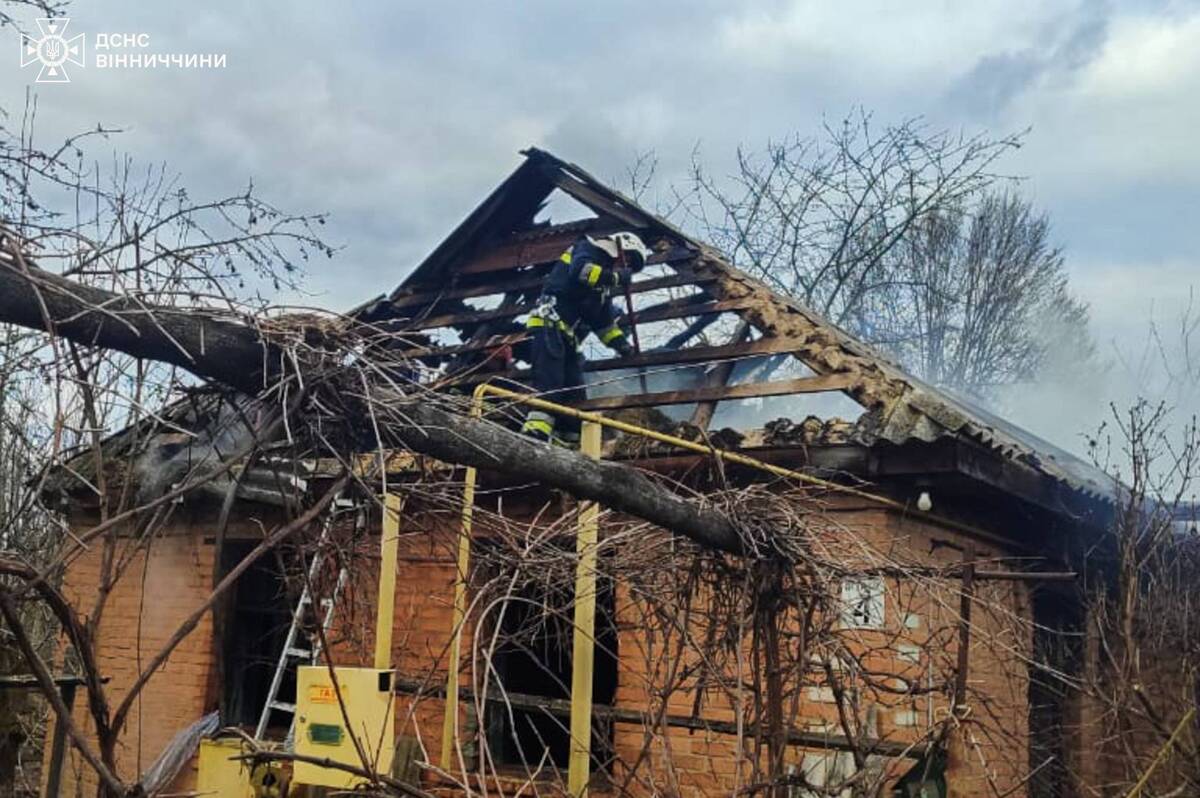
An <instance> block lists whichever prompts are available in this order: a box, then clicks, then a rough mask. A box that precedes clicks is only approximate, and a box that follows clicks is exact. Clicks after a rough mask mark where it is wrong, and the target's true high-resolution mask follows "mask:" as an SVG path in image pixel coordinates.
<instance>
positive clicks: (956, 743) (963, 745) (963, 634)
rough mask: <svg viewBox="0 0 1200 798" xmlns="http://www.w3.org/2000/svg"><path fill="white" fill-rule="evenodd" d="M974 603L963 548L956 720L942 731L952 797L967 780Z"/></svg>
mask: <svg viewBox="0 0 1200 798" xmlns="http://www.w3.org/2000/svg"><path fill="white" fill-rule="evenodd" d="M974 599H975V548H974V547H973V546H972V545H971V544H970V543H968V544H966V546H964V547H963V554H962V588H961V593H960V595H959V609H958V615H959V621H958V665H957V672H956V673H955V674H954V696H953V700H952V702H951V704H950V711H951V712H952V713H953V715H954V716H956V718H957V720H955V718H951V719H949V720H948V721H947V725H946V727H945V732H946V733H945V736H944V740H945V750H946V784H947V785H948V787H949V790H950V795H951V796H960V795H964V796H965V795H967V794H968V793H966V792H965V791H964V787H963V785H965V784H967V783H968V782H969V780H970V775H969V774H970V769H971V766H970V762H969V761H968V760H969V755H970V754H969V750H968V749H969V746H968V742H967V732H966V728H965V726H964V725H963V722H964V721H965V719H966V718H965V711H964V710H965V707H966V703H967V685H968V676H969V667H970V663H971V605H972V603H973V602H974Z"/></svg>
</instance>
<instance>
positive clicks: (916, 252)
mask: <svg viewBox="0 0 1200 798" xmlns="http://www.w3.org/2000/svg"><path fill="white" fill-rule="evenodd" d="M1020 140H1021V137H1020V136H1008V137H1003V138H998V139H996V138H990V137H987V136H985V135H977V136H972V137H964V136H956V135H952V134H950V133H947V132H944V131H939V130H936V129H932V128H930V127H929V126H928V125H927V124H925V123H923V122H921V121H920V120H908V121H904V122H901V123H900V124H897V125H894V126H886V127H880V126H878V125H876V124H875V121H874V120H873V118H872V117H871V116H870V115H869V114H867V113H865V112H862V111H857V112H855V113H852V114H850V115H849V116H848V117H847V118H846V119H845V120H843V121H842V122H841V123H840V124H837V125H833V124H827V125H825V127H824V129H823V131H822V134H821V135H819V136H817V137H812V138H806V137H800V136H796V137H794V138H791V139H788V140H787V141H784V142H772V143H769V144H768V145H767V146H766V148H765V150H764V151H763V152H761V153H755V152H751V151H748V150H744V149H739V150H738V152H737V162H736V169H735V171H734V173H733V174H732V175H731V176H729V177H728V178H726V179H721V178H719V177H715V176H714V175H713V174H711V173H710V172H709V171H708V170H707V169H706V168H705V167H704V166H703V165H702V163H701V159H700V157H699V155H698V154H697V155H696V156H694V158H693V167H692V173H691V176H690V178H689V180H688V181H687V182H686V184H685V185H684V186H683V187H682V188H680V189H678V190H677V191H676V192H675V206H674V208H672V209H670V210H672V211H674V212H675V213H676V214H678V215H679V216H680V217H681V218H682V219H683V220H684V222H685V223H686V224H689V225H691V226H695V227H697V228H699V229H700V231H701V233H702V237H703V238H705V239H707V240H709V241H711V242H713V243H714V244H715V245H716V246H718V247H719V248H720V249H722V250H723V251H724V252H725V253H726V254H727V255H728V256H730V258H731V259H732V261H733V262H734V263H736V264H738V265H739V266H741V267H742V268H745V269H747V270H749V271H750V272H751V273H753V274H755V275H756V276H758V277H760V278H761V279H763V280H764V281H766V282H767V283H768V284H769V285H771V286H772V287H774V288H776V289H778V290H779V291H781V292H783V293H785V294H789V295H792V296H795V297H797V298H798V299H800V300H802V301H803V302H805V303H806V304H807V305H808V306H809V307H811V308H813V309H814V310H816V311H818V312H820V313H822V314H823V315H825V316H826V317H827V318H829V319H830V320H831V321H833V322H835V323H837V324H839V325H841V326H842V327H844V328H846V329H848V330H849V331H850V332H852V333H854V334H856V335H858V336H860V337H862V338H863V339H864V340H867V341H870V342H873V343H876V344H878V345H880V346H881V347H883V348H885V349H886V350H887V351H889V352H891V353H892V354H893V355H895V356H896V357H897V358H898V359H899V360H900V361H901V362H902V363H903V364H904V365H905V366H907V367H908V368H909V369H910V370H911V371H912V372H913V373H914V374H915V375H916V376H918V377H923V378H924V379H927V380H929V381H930V382H933V383H937V384H941V385H946V386H949V387H953V388H959V389H962V390H965V391H967V392H968V393H972V394H976V395H986V394H988V393H989V392H990V389H992V388H993V387H994V386H996V385H998V384H1004V383H1011V382H1014V381H1020V380H1025V379H1029V378H1030V377H1031V376H1032V375H1036V374H1037V371H1038V368H1039V367H1040V365H1041V363H1042V360H1043V357H1042V351H1041V349H1042V348H1041V347H1039V345H1038V342H1039V341H1044V340H1048V339H1050V338H1054V339H1055V340H1057V341H1059V342H1061V341H1062V340H1063V339H1064V338H1065V339H1070V340H1071V341H1072V342H1073V343H1076V344H1077V345H1078V346H1079V347H1080V348H1081V352H1083V353H1084V354H1085V355H1086V353H1087V352H1088V351H1090V350H1089V347H1090V344H1089V342H1088V333H1087V330H1086V320H1087V318H1086V309H1085V307H1084V306H1083V305H1082V304H1081V303H1080V302H1078V300H1076V299H1074V298H1073V297H1072V296H1071V295H1070V294H1069V292H1068V290H1067V286H1066V274H1065V272H1064V270H1063V268H1062V257H1061V253H1060V252H1059V250H1058V249H1057V248H1055V247H1054V246H1053V245H1052V244H1051V243H1050V240H1049V223H1048V221H1047V219H1046V217H1045V216H1044V215H1038V214H1036V213H1035V212H1034V211H1033V209H1032V208H1031V207H1030V205H1029V203H1028V202H1026V201H1024V200H1021V199H1019V198H1018V197H1016V196H1015V195H1011V194H1007V193H1000V194H996V193H988V192H989V190H990V189H991V188H992V187H993V186H994V184H995V183H996V182H997V181H998V180H1002V179H1004V178H1003V177H1002V175H1001V174H1000V173H999V172H998V171H997V168H998V164H999V161H1000V160H1001V158H1002V157H1003V155H1004V154H1005V153H1006V152H1008V151H1009V150H1011V149H1013V148H1015V147H1017V146H1019V145H1020ZM633 174H636V170H635V171H634V172H633Z"/></svg>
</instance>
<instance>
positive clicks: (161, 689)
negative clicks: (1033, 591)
mask: <svg viewBox="0 0 1200 798" xmlns="http://www.w3.org/2000/svg"><path fill="white" fill-rule="evenodd" d="M834 509H835V511H836V512H837V513H838V521H839V523H840V524H841V525H842V526H843V528H845V529H847V530H853V531H855V532H857V533H858V534H859V535H861V536H863V537H864V538H866V539H869V540H871V541H872V542H873V543H875V544H876V545H879V546H883V547H891V548H892V549H893V550H904V551H907V552H910V553H913V554H914V556H917V555H918V554H919V556H920V557H921V558H924V561H925V562H927V563H928V564H931V565H934V564H941V565H948V564H953V563H956V562H957V561H958V558H959V556H960V555H959V554H958V553H957V552H954V551H950V550H946V549H942V550H939V551H937V552H935V553H932V554H930V553H929V552H930V544H931V541H932V539H933V538H935V537H936V538H939V539H954V538H955V535H954V534H953V533H951V532H949V531H947V530H944V529H937V528H933V527H930V526H928V525H925V524H922V523H920V522H919V521H916V520H914V519H912V518H907V519H900V518H898V517H897V516H895V515H892V514H890V513H886V512H883V511H880V510H878V509H875V508H867V507H862V506H853V505H842V506H838V507H836V508H834ZM206 529H207V527H206V525H205V524H204V523H203V522H193V523H191V524H184V525H181V526H179V527H178V528H176V529H173V530H172V531H171V534H169V535H167V536H166V537H164V538H162V539H160V540H156V541H155V542H154V544H153V547H152V550H151V552H150V555H149V558H148V563H149V565H148V567H147V566H146V563H147V559H146V558H145V557H143V556H141V555H139V557H138V558H137V559H135V561H134V562H133V564H132V565H131V566H130V569H129V572H128V574H127V576H126V578H125V579H123V580H122V581H121V582H120V583H119V584H118V587H117V589H116V591H115V592H114V595H113V597H112V598H111V599H110V602H109V607H108V610H107V612H106V615H105V617H104V622H103V624H102V626H101V634H100V638H101V641H102V642H101V646H100V652H99V653H100V658H101V668H102V669H103V672H104V674H105V675H106V676H109V677H111V679H112V681H111V682H110V686H109V691H110V695H111V696H112V699H111V700H112V701H113V703H114V704H115V703H116V702H117V701H119V699H120V697H121V696H122V695H124V693H125V691H126V690H127V689H128V686H129V684H130V683H131V682H132V679H133V678H134V674H135V672H136V659H137V657H138V656H139V651H140V656H141V657H142V658H143V660H144V659H145V658H147V657H149V656H150V655H151V654H152V653H153V652H154V651H155V650H157V647H158V646H159V645H160V644H161V643H162V642H163V641H164V640H165V639H166V638H167V636H168V635H169V634H170V633H171V632H172V631H173V629H174V628H175V626H176V625H177V624H178V623H179V621H180V620H182V619H183V617H185V616H186V615H187V614H188V613H189V612H190V611H191V610H192V609H194V608H195V607H196V606H197V605H198V604H199V602H200V601H201V600H202V599H203V598H204V597H205V596H206V595H207V592H208V590H209V587H210V584H211V574H212V569H213V562H212V557H213V546H212V545H211V543H206V542H205V541H204V535H205V531H206ZM456 534H457V522H456V520H455V519H454V518H453V516H452V515H451V514H448V515H445V516H441V517H439V518H437V519H433V520H430V519H424V518H415V517H409V518H406V519H405V521H404V524H403V525H402V529H401V535H402V537H401V546H400V560H399V564H398V566H397V580H396V586H397V587H396V604H395V623H394V633H393V645H392V651H393V662H394V664H395V665H396V667H397V668H398V671H399V675H400V677H401V678H403V679H406V680H409V681H413V680H417V681H422V682H424V683H426V684H428V685H430V686H431V687H436V688H440V687H442V686H444V684H445V678H446V668H447V659H446V649H447V646H448V643H449V639H450V633H451V624H452V607H451V603H452V590H453V582H454V576H455V564H454V553H455V538H456ZM377 546H378V538H377V537H374V536H372V537H371V538H369V539H367V540H366V541H364V542H363V543H362V545H361V548H360V550H359V551H358V552H357V558H356V569H355V573H354V576H353V577H352V579H351V581H350V584H349V586H348V589H347V592H346V594H345V596H344V598H343V601H341V602H340V603H339V616H338V622H337V625H336V626H335V628H334V630H333V635H332V636H333V637H334V638H335V639H336V640H337V643H336V645H335V646H334V648H333V656H334V659H335V661H336V662H339V663H341V664H346V665H366V664H370V662H371V652H372V650H373V646H374V639H373V638H374V621H375V607H376V590H377V587H376V585H377V579H376V573H377V569H378V552H377ZM999 553H1000V552H998V551H996V550H995V549H994V548H990V547H987V546H981V547H980V551H979V556H980V557H984V558H986V557H988V556H991V555H995V554H999ZM98 558H99V550H98V549H93V550H92V551H91V552H88V553H86V554H85V555H83V556H82V557H80V558H79V559H78V560H77V561H76V562H74V563H73V564H72V566H71V568H70V569H69V571H68V573H67V579H66V586H67V590H68V592H69V594H70V595H72V596H74V597H78V598H80V599H82V600H83V604H82V606H90V597H91V596H93V595H94V593H95V590H96V580H97V576H96V573H97V568H98V563H99V560H98ZM143 571H144V578H143ZM143 583H144V586H145V587H144V590H143ZM1023 590H1024V588H1023V587H1022V586H1021V585H1019V584H1017V583H1009V582H1005V583H994V584H991V585H987V586H984V587H982V588H981V592H982V599H983V601H982V602H981V606H987V607H989V608H990V609H989V610H988V611H977V614H976V618H975V622H976V626H977V631H976V633H975V636H974V638H973V646H972V653H971V686H972V688H973V689H974V690H976V691H979V692H980V693H982V694H984V695H986V696H987V698H988V700H987V701H986V706H977V707H976V714H975V715H974V716H973V717H972V719H971V724H970V726H969V728H970V729H971V733H972V737H973V739H974V740H975V741H976V743H977V747H976V748H975V749H973V753H972V758H971V762H970V764H969V766H968V767H967V769H966V770H965V772H964V774H963V775H962V777H961V778H960V782H959V788H960V789H962V790H964V792H963V794H967V795H971V794H981V795H982V794H991V793H992V786H991V785H994V786H995V788H997V789H999V791H1000V792H1001V793H1003V792H1005V791H1006V790H1009V789H1010V788H1016V787H1017V785H1018V782H1019V773H1020V771H1021V769H1022V768H1024V767H1025V765H1026V761H1025V753H1024V750H1023V746H1024V739H1025V734H1026V727H1027V706H1026V695H1025V689H1026V685H1025V683H1024V679H1023V675H1022V674H1023V666H1022V665H1021V663H1020V662H1019V660H1018V659H1017V658H1016V653H1017V652H1020V651H1021V650H1022V647H1023V646H1025V645H1026V643H1027V641H1024V640H1021V639H1019V635H1017V636H1014V633H1013V632H1011V631H1010V629H1011V626H1012V624H1011V617H1009V616H1015V617H1027V615H1028V608H1027V606H1026V603H1025V597H1024V595H1023ZM622 595H623V594H622V592H621V590H620V588H619V589H618V613H619V615H622V614H623V613H624V608H625V607H626V606H627V604H628V602H627V600H626V599H627V598H628V597H627V596H626V597H625V598H622ZM957 605H958V600H957V595H956V594H955V591H954V589H953V585H951V586H947V585H946V584H945V583H941V587H939V588H934V587H931V586H930V585H924V584H923V585H919V586H914V585H911V584H898V583H893V584H890V585H889V590H888V596H887V602H886V617H885V624H884V628H883V629H881V630H879V632H878V633H877V637H878V650H876V651H874V652H873V653H872V655H871V657H872V660H871V662H872V665H873V667H875V668H877V669H879V670H881V671H886V670H887V669H888V668H894V669H897V670H896V672H897V673H901V672H904V669H906V668H913V667H920V666H921V664H922V663H916V664H914V663H911V662H909V661H908V660H909V659H911V657H912V652H911V649H910V648H909V647H910V646H918V647H921V646H923V645H924V644H925V643H926V642H927V638H928V636H929V634H930V633H931V630H944V629H945V628H947V627H948V626H951V625H953V623H954V619H955V617H956V616H955V613H956V612H957ZM139 625H140V631H139ZM473 631H474V630H473V629H472V628H470V627H469V626H468V628H466V629H465V630H464V636H465V638H466V639H467V640H468V641H469V640H470V637H471V635H472V633H473ZM619 634H620V642H619V645H620V651H621V662H620V675H619V686H618V693H617V704H618V706H620V707H624V708H628V709H633V710H638V711H643V710H645V708H646V707H647V705H648V703H649V693H650V691H651V690H652V688H653V686H654V684H655V680H656V679H658V678H661V674H659V673H657V672H655V671H653V670H651V669H650V668H649V667H648V666H647V664H646V660H645V658H644V657H642V658H640V659H639V652H640V651H643V650H644V649H645V647H646V645H647V641H646V640H645V630H644V628H643V627H642V626H640V625H639V624H638V623H637V622H636V619H632V620H631V619H626V621H625V622H621V623H619ZM1005 635H1008V638H1007V639H1005ZM139 640H140V642H139ZM1005 647H1007V650H1008V651H1009V655H1007V656H1006V655H1005V653H1004V651H1005ZM467 650H469V642H468V643H467V644H464V651H467ZM212 651H213V647H212V626H211V619H210V617H206V618H205V619H204V620H203V621H202V622H201V625H200V627H199V628H198V629H197V630H196V631H195V632H194V633H193V634H192V635H191V636H190V637H189V638H188V640H187V641H185V642H184V644H183V645H182V646H180V648H179V649H178V650H177V651H176V653H175V654H174V655H173V656H172V657H171V658H170V660H168V662H167V664H166V666H165V667H164V669H163V671H162V672H160V673H159V674H158V675H157V676H155V678H154V679H153V680H152V681H151V683H150V686H149V687H148V688H147V690H146V692H145V693H144V694H143V699H142V707H141V712H138V711H136V710H135V712H134V713H133V714H132V716H131V719H130V724H129V727H128V730H127V732H126V734H125V735H124V737H123V738H122V747H121V752H120V767H121V771H122V773H123V774H126V775H129V774H132V773H133V772H135V771H136V770H137V769H138V761H139V755H140V763H141V767H145V766H146V765H148V764H149V763H150V762H151V761H152V760H153V758H154V756H155V755H156V754H157V753H158V752H159V751H160V750H161V748H162V746H163V745H165V744H166V742H167V741H168V740H169V739H170V738H171V736H172V735H173V734H174V733H175V732H176V731H178V730H179V729H180V728H182V727H183V726H186V725H187V724H188V723H191V722H192V721H194V720H196V719H197V718H199V717H200V716H201V715H202V714H203V713H204V711H205V710H208V709H211V708H212V707H213V706H215V700H216V697H215V696H214V695H210V692H211V688H210V686H209V683H210V679H211V678H212V669H213V667H214V663H213V661H212ZM936 655H937V656H939V657H943V658H950V659H952V658H953V657H954V656H955V655H956V643H955V642H954V640H952V639H951V640H948V641H942V642H939V644H938V648H937V651H936ZM921 656H927V655H926V654H920V655H919V656H918V659H919V658H920V657H921ZM461 668H462V674H463V677H462V683H463V684H464V685H469V684H470V682H471V664H470V662H469V658H468V657H466V656H464V658H463V660H462V663H461ZM806 685H807V686H808V687H809V688H810V689H808V690H805V691H804V693H803V696H804V701H803V703H802V705H801V711H800V719H801V722H802V724H803V725H805V727H806V728H809V729H818V728H826V729H832V724H833V722H834V720H835V717H836V714H835V707H834V705H833V704H832V702H831V701H830V700H829V695H828V691H827V689H824V688H823V687H822V685H820V684H819V683H818V682H816V681H814V682H813V683H812V684H808V683H807V682H806ZM80 704H82V701H81V702H80ZM444 706H445V704H444V701H443V700H442V699H441V698H436V697H425V698H422V699H420V700H419V701H418V700H415V699H414V698H413V697H412V696H411V695H410V694H400V695H398V696H397V704H396V717H397V734H398V735H400V736H404V737H408V738H410V739H412V740H414V741H416V742H415V746H416V748H417V750H418V751H419V755H420V756H422V757H425V758H427V759H428V761H430V762H433V763H438V762H439V761H440V755H441V751H440V746H441V732H442V715H443V711H444ZM669 711H670V712H671V713H672V714H679V715H690V714H692V712H693V696H692V695H690V694H687V695H685V694H676V695H675V696H673V698H672V703H671V705H670V707H669ZM944 711H945V701H944V699H935V700H933V702H932V706H931V704H930V700H929V699H926V698H916V699H913V698H906V697H904V696H898V697H892V698H890V699H888V700H887V701H881V702H880V703H879V705H878V706H877V707H876V709H875V712H876V718H877V727H878V730H879V733H881V734H882V735H884V736H885V737H887V738H889V739H898V740H911V739H916V738H917V737H919V736H920V735H921V733H922V732H923V730H924V728H925V727H926V725H927V721H928V718H929V717H930V714H931V713H932V715H933V717H935V718H936V717H940V716H941V713H944ZM76 715H77V717H78V718H80V720H81V722H85V716H86V713H85V712H84V711H82V707H80V708H78V709H77V712H76ZM474 715H475V713H474V712H473V710H472V707H471V702H469V701H463V702H461V703H460V711H459V727H460V742H461V743H463V746H464V754H465V755H466V756H467V757H468V758H471V757H472V756H473V755H474V753H475V751H474V747H473V746H472V745H471V743H470V740H471V739H472V735H473V734H474V732H475V731H476V729H477V726H478V724H477V722H476V721H475V717H474ZM701 715H702V716H703V717H706V718H710V719H716V720H731V719H733V717H734V714H733V708H732V703H731V702H730V700H729V699H728V696H722V695H720V694H719V693H718V692H716V691H714V692H711V693H710V694H706V697H705V701H704V703H703V708H702V712H701ZM831 733H834V732H833V731H831ZM646 740H647V735H646V730H645V729H643V728H642V727H640V726H638V725H633V724H618V725H617V727H616V732H615V742H616V747H617V751H618V755H619V756H620V757H621V758H622V759H623V760H624V761H626V762H632V761H634V760H636V759H637V758H638V756H639V753H640V752H641V750H642V748H643V746H644V745H645V743H646ZM646 753H647V756H646V758H645V761H644V763H643V764H642V766H641V767H640V768H639V770H638V773H637V774H636V776H637V778H636V780H635V781H634V784H635V787H634V788H633V790H634V792H640V793H645V794H650V793H652V792H660V793H666V794H685V795H689V794H690V795H705V794H710V795H715V794H728V793H729V791H730V790H731V789H732V788H733V787H734V786H735V784H738V783H740V784H742V785H743V786H744V785H745V779H746V776H747V774H748V772H749V768H748V767H747V762H746V760H745V759H743V760H742V763H741V765H740V767H741V770H740V775H739V763H738V759H737V756H736V754H737V751H736V749H735V741H734V739H733V738H732V737H730V736H728V735H721V734H716V733H709V732H704V731H694V730H689V729H682V728H674V727H673V728H669V729H667V730H666V732H665V733H664V734H661V735H657V736H654V735H652V736H651V742H650V746H649V748H648V750H647V752H646ZM742 755H743V757H748V756H751V755H752V754H750V753H748V752H747V751H745V750H744V751H743V752H742ZM814 755H815V754H814V752H811V751H808V752H806V751H802V750H799V749H797V750H795V751H793V752H791V753H790V754H789V762H791V763H793V764H794V765H795V766H796V767H807V766H810V765H811V763H812V759H813V756H814ZM72 760H73V761H72V762H71V763H69V764H68V767H67V769H66V774H65V781H66V784H67V789H65V790H64V794H67V795H69V794H73V793H72V791H71V789H70V787H71V784H72V780H73V774H75V773H77V772H79V771H80V768H79V763H78V761H77V759H76V756H74V755H73V756H72ZM82 770H83V771H86V768H83V769H82ZM615 775H616V776H617V778H618V780H619V779H621V778H623V777H624V776H625V775H626V773H625V772H624V771H622V769H621V767H620V766H618V768H617V769H616V771H615ZM193 778H194V776H193V772H192V771H191V769H187V770H185V772H184V774H183V777H182V778H181V780H180V782H179V784H177V785H176V786H177V787H178V788H179V789H180V790H183V789H187V788H188V787H190V786H191V785H192V784H193ZM739 779H740V782H739ZM93 783H94V779H92V778H90V777H86V776H85V777H83V778H82V779H80V780H79V786H80V787H81V788H82V790H83V792H84V793H89V792H90V791H91V790H92V784H93ZM989 783H990V784H989ZM639 785H640V786H639ZM1011 794H1012V795H1014V796H1020V795H1021V794H1022V792H1021V790H1020V789H1019V788H1017V789H1016V790H1015V791H1014V792H1012V793H1011Z"/></svg>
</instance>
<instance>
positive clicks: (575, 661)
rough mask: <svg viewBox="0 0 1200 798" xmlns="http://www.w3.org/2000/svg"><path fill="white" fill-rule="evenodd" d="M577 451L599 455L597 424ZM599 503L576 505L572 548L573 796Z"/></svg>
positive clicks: (588, 713) (587, 692) (588, 658)
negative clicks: (576, 524)
mask: <svg viewBox="0 0 1200 798" xmlns="http://www.w3.org/2000/svg"><path fill="white" fill-rule="evenodd" d="M579 448H580V451H581V452H582V453H583V454H586V455H588V456H589V457H595V458H599V457H600V425H599V424H596V423H594V422H590V421H587V422H584V424H583V435H582V437H581V439H580V446H579ZM599 518H600V507H599V506H598V505H597V504H596V503H595V502H587V503H586V504H584V505H582V506H581V507H580V508H579V532H578V535H577V536H576V538H575V552H576V554H577V555H578V557H579V563H578V565H576V567H575V635H574V640H573V645H572V649H571V755H570V760H569V763H568V769H567V790H568V791H569V792H570V794H571V795H572V796H575V798H584V796H586V795H587V788H588V779H589V776H590V773H591V752H592V676H593V673H594V672H595V664H596V663H595V659H596V544H597V542H598V540H599Z"/></svg>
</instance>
